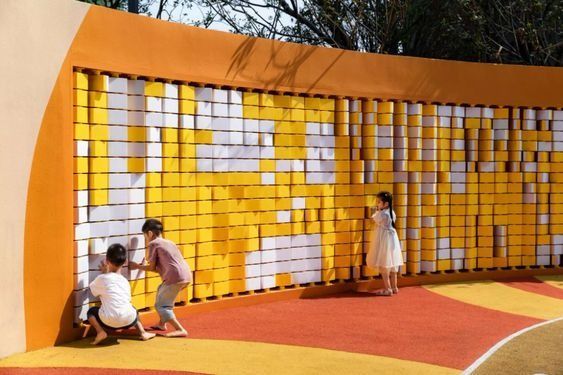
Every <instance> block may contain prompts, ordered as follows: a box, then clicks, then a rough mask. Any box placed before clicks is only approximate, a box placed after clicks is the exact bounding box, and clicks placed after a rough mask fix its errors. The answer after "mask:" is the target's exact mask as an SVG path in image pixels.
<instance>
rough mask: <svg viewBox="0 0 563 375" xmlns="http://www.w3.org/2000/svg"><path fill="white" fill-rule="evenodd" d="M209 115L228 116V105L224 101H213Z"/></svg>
mask: <svg viewBox="0 0 563 375" xmlns="http://www.w3.org/2000/svg"><path fill="white" fill-rule="evenodd" d="M211 115H212V116H214V117H229V105H228V104H226V103H213V104H212V106H211Z"/></svg>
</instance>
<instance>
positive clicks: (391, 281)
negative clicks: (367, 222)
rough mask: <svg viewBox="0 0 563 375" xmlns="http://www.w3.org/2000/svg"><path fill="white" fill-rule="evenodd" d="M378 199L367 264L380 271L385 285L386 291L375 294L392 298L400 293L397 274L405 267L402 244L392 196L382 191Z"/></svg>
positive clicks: (380, 290)
mask: <svg viewBox="0 0 563 375" xmlns="http://www.w3.org/2000/svg"><path fill="white" fill-rule="evenodd" d="M376 197H377V201H376V205H375V209H376V212H375V214H373V215H372V217H371V218H372V219H373V221H374V228H373V231H372V239H371V243H370V248H369V251H368V255H367V258H366V264H367V266H368V267H371V268H375V269H378V270H379V273H380V274H381V277H382V278H383V284H384V285H385V288H384V289H379V290H376V291H375V292H374V293H375V294H376V295H379V296H392V295H393V294H397V293H398V292H399V289H398V288H397V272H399V267H400V266H402V265H403V256H402V254H401V243H400V242H399V236H397V231H396V230H395V220H396V215H395V212H393V197H392V195H391V194H390V193H389V192H386V191H382V192H380V193H379V194H377V196H376Z"/></svg>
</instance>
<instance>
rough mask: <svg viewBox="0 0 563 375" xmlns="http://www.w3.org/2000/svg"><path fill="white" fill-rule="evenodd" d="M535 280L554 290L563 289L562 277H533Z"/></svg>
mask: <svg viewBox="0 0 563 375" xmlns="http://www.w3.org/2000/svg"><path fill="white" fill-rule="evenodd" d="M535 278H536V279H538V280H541V281H543V282H544V283H546V284H549V285H551V286H554V287H556V288H560V289H563V275H545V276H535Z"/></svg>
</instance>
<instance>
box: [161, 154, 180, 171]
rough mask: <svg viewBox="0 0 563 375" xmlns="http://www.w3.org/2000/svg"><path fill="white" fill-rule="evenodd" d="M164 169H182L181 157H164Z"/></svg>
mask: <svg viewBox="0 0 563 375" xmlns="http://www.w3.org/2000/svg"><path fill="white" fill-rule="evenodd" d="M162 169H163V170H164V171H165V172H178V171H179V170H180V159H179V158H177V157H169V158H163V159H162Z"/></svg>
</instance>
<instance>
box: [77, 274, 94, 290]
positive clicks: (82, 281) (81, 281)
mask: <svg viewBox="0 0 563 375" xmlns="http://www.w3.org/2000/svg"><path fill="white" fill-rule="evenodd" d="M89 280H90V279H89V278H88V272H87V271H86V272H81V273H75V274H74V290H81V289H86V288H88V285H89Z"/></svg>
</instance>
